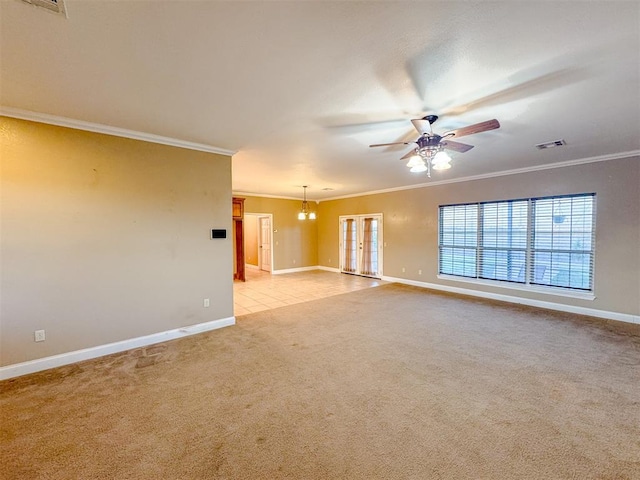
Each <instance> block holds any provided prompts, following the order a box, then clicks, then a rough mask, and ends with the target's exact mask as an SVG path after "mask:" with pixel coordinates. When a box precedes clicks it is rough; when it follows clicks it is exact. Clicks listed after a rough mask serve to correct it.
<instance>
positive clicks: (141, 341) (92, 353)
mask: <svg viewBox="0 0 640 480" xmlns="http://www.w3.org/2000/svg"><path fill="white" fill-rule="evenodd" d="M235 323H236V317H227V318H221V319H219V320H213V321H211V322H205V323H198V324H196V325H189V326H187V327H181V328H176V329H174V330H167V331H165V332H158V333H152V334H151V335H145V336H143V337H136V338H130V339H128V340H122V341H121V342H115V343H108V344H106V345H99V346H97V347H91V348H84V349H82V350H75V351H73V352H68V353H61V354H59V355H53V356H51V357H44V358H38V359H36V360H30V361H28V362H22V363H15V364H13V365H7V366H5V367H0V380H6V379H8V378H13V377H19V376H21V375H27V374H29V373H35V372H40V371H42V370H48V369H50V368H55V367H62V366H63V365H69V364H71V363H77V362H82V361H84V360H91V359H92V358H98V357H103V356H105V355H111V354H112V353H118V352H124V351H125V350H131V349H134V348H140V347H146V346H148V345H153V344H154V343H161V342H166V341H169V340H175V339H176V338H182V337H187V336H189V335H195V334H196V333H202V332H208V331H209V330H216V329H218V328H222V327H228V326H231V325H235Z"/></svg>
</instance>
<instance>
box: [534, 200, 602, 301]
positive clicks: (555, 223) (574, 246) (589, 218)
mask: <svg viewBox="0 0 640 480" xmlns="http://www.w3.org/2000/svg"><path fill="white" fill-rule="evenodd" d="M593 207H594V195H580V196H571V197H556V198H540V199H533V200H532V215H533V231H532V241H531V266H532V269H534V270H538V271H540V272H543V273H542V274H541V275H540V276H539V278H533V279H532V282H531V283H536V284H540V285H551V286H556V287H568V288H576V289H580V290H592V289H593V285H592V284H593V249H594V233H595V229H594V212H593Z"/></svg>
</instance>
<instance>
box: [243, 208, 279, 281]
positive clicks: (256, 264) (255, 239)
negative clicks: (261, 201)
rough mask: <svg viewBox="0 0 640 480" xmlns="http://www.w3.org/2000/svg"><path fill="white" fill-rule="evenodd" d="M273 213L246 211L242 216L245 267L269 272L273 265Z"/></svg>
mask: <svg viewBox="0 0 640 480" xmlns="http://www.w3.org/2000/svg"><path fill="white" fill-rule="evenodd" d="M272 224H273V215H272V214H269V213H246V214H245V216H244V244H245V262H246V267H247V268H248V269H252V270H260V271H263V272H269V273H271V269H272V265H273V249H272V247H271V246H272V236H273V229H272V227H271V225H272Z"/></svg>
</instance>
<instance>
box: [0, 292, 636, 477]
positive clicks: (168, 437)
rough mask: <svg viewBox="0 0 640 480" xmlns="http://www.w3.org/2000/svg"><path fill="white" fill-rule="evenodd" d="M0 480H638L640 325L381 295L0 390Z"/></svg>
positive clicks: (355, 296)
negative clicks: (278, 479)
mask: <svg viewBox="0 0 640 480" xmlns="http://www.w3.org/2000/svg"><path fill="white" fill-rule="evenodd" d="M0 389H1V390H0V409H1V411H0V413H1V414H2V428H1V432H2V433H1V437H0V439H1V442H2V458H1V460H0V462H1V463H0V467H1V470H0V473H1V475H0V476H1V477H2V478H3V479H6V480H9V479H65V480H69V479H214V478H227V479H277V478H300V479H409V478H412V479H581V480H582V479H611V480H613V479H616V480H622V479H640V326H637V325H624V324H616V323H615V322H604V321H599V320H595V319H592V318H589V317H580V316H575V315H569V314H560V313H554V312H549V311H543V310H536V309H532V308H527V307H518V306H513V305H506V304H499V303H497V302H489V301H482V300H476V299H470V298H464V297H460V296H454V295H444V294H438V293H435V292H430V291H427V290H423V289H419V288H413V287H407V286H401V285H397V284H390V285H384V286H380V287H376V288H370V289H367V290H361V291H358V292H354V293H349V294H344V295H339V296H335V297H331V298H327V299H322V300H316V301H313V302H308V303H304V304H298V305H292V306H288V307H283V308H279V309H275V310H271V311H265V312H260V313H255V314H251V315H248V316H245V317H240V318H239V320H238V325H237V326H235V327H230V328H226V329H222V330H217V331H213V332H209V333H206V334H201V335H198V336H194V337H190V338H186V339H181V340H177V341H174V342H168V343H166V344H162V345H158V346H154V347H151V348H148V349H146V350H136V351H132V352H128V353H127V354H121V355H114V356H110V357H106V358H103V359H100V360H96V361H90V362H85V363H82V364H77V365H73V366H68V367H63V368H59V369H55V370H51V371H48V372H43V373H40V374H35V375H30V376H26V377H22V378H18V379H13V380H9V381H5V382H2V383H1V384H0Z"/></svg>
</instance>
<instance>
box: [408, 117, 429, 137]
mask: <svg viewBox="0 0 640 480" xmlns="http://www.w3.org/2000/svg"><path fill="white" fill-rule="evenodd" d="M411 123H413V126H414V127H416V130H417V131H418V133H419V134H420V135H422V134H423V133H431V124H430V123H429V121H428V120H425V119H423V118H416V119H413V120H411Z"/></svg>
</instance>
